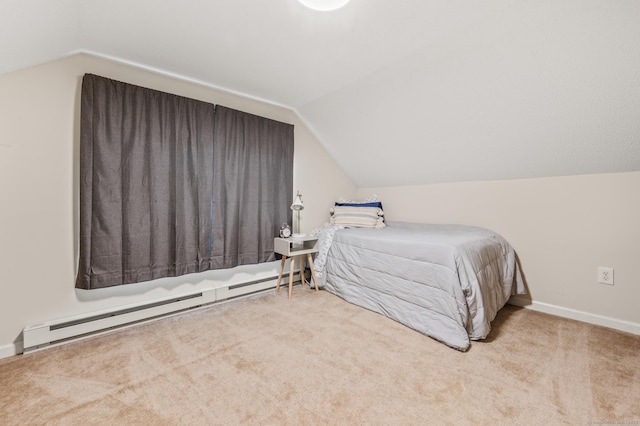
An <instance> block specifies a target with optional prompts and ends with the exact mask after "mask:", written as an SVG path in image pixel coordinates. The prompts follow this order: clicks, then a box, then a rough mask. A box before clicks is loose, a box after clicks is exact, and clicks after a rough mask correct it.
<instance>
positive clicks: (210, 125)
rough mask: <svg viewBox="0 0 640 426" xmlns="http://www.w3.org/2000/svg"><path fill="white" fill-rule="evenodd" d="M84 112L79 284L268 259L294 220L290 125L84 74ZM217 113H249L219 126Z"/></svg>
mask: <svg viewBox="0 0 640 426" xmlns="http://www.w3.org/2000/svg"><path fill="white" fill-rule="evenodd" d="M81 108H82V109H81V131H80V262H79V269H78V276H77V280H76V287H78V288H83V289H94V288H102V287H108V286H114V285H120V284H127V283H134V282H141V281H148V280H151V279H156V278H161V277H170V276H178V275H184V274H188V273H192V272H200V271H205V270H208V269H216V268H222V267H224V268H229V267H233V266H236V265H241V264H249V263H259V262H264V261H268V260H272V259H273V236H274V235H276V234H277V230H278V228H279V225H280V224H281V223H282V222H285V221H288V219H289V217H290V211H289V209H288V206H289V205H290V204H291V197H292V194H293V187H292V181H293V126H291V125H288V124H284V123H279V122H275V121H273V120H268V119H265V118H261V117H256V116H251V115H250V114H245V113H241V112H239V111H233V110H228V109H226V108H224V107H216V106H214V105H213V104H209V103H206V102H201V101H196V100H194V99H188V98H184V97H180V96H176V95H171V94H168V93H163V92H158V91H155V90H151V89H146V88H142V87H138V86H134V85H130V84H126V83H121V82H118V81H114V80H110V79H106V78H103V77H99V76H95V75H91V74H87V75H85V76H84V79H83V84H82V95H81ZM216 108H218V109H219V110H220V111H224V112H223V113H221V116H224V117H226V116H227V113H229V114H231V115H238V116H242V117H244V116H248V117H249V118H248V119H246V120H239V122H240V125H239V126H237V127H236V130H234V131H231V132H229V131H226V130H225V131H221V129H226V128H227V126H226V125H225V124H220V119H219V118H217V116H218V111H216ZM224 121H225V120H222V122H223V123H224ZM247 135H252V136H250V137H247ZM280 138H282V139H280ZM223 147H224V148H223ZM273 150H277V151H278V152H277V153H275V152H274V151H273ZM230 152H233V154H232V155H228V154H229V153H230ZM256 165H257V166H256ZM255 167H258V169H259V173H257V174H256V170H255ZM214 175H215V177H214ZM256 176H257V178H255V177H256ZM230 182H233V183H235V184H230ZM274 188H278V190H274ZM263 209H264V212H263V211H262V210H263ZM256 211H258V213H257V214H256ZM230 214H232V215H234V216H233V217H231V216H228V215H230ZM220 215H222V216H220ZM238 246H240V247H241V248H242V249H241V250H238V249H237V247H238ZM233 253H235V254H233ZM269 253H270V254H269Z"/></svg>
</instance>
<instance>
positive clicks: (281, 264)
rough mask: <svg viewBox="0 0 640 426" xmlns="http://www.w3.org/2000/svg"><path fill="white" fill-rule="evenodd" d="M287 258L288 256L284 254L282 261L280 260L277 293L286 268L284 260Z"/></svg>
mask: <svg viewBox="0 0 640 426" xmlns="http://www.w3.org/2000/svg"><path fill="white" fill-rule="evenodd" d="M286 260H287V256H282V262H280V274H278V283H277V284H276V293H278V292H279V291H280V281H282V271H283V270H284V262H285V261H286Z"/></svg>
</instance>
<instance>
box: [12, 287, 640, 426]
mask: <svg viewBox="0 0 640 426" xmlns="http://www.w3.org/2000/svg"><path fill="white" fill-rule="evenodd" d="M0 424H3V425H45V424H46V425H91V424H95V425H103V424H118V425H124V424H139V425H180V424H184V425H212V424H220V425H232V424H257V425H279V424H285V425H286V424H291V425H305V424H321V425H345V424H354V425H396V424H397V425H411V424H415V425H418V424H420V425H424V424H451V425H453V424H456V425H461V424H462V425H467V424H468V425H471V424H473V425H475V424H481V425H482V424H487V425H489V424H490V425H497V424H524V425H529V424H530V425H540V424H545V425H548V424H570V425H580V424H582V425H588V424H591V425H595V424H625V425H640V336H636V335H632V334H627V333H623V332H618V331H615V330H611V329H607V328H603V327H598V326H594V325H590V324H586V323H581V322H577V321H572V320H567V319H563V318H558V317H554V316H551V315H546V314H542V313H538V312H534V311H530V310H525V309H521V308H516V307H513V306H506V307H505V308H503V309H502V310H501V311H500V313H499V314H498V317H497V318H496V320H495V321H494V325H493V330H492V332H491V334H490V336H489V338H488V339H487V340H485V341H482V342H473V344H472V346H471V348H470V349H469V350H468V351H467V352H465V353H462V352H458V351H456V350H453V349H450V348H449V347H447V346H445V345H443V344H441V343H438V342H436V341H434V340H432V339H430V338H428V337H425V336H423V335H421V334H419V333H417V332H415V331H413V330H411V329H408V328H406V327H404V326H402V325H401V324H399V323H396V322H394V321H392V320H389V319H387V318H385V317H383V316H381V315H378V314H375V313H373V312H370V311H367V310H365V309H363V308H359V307H356V306H353V305H351V304H349V303H347V302H345V301H343V300H342V299H340V298H338V297H336V296H333V295H331V294H329V293H327V292H325V291H320V292H318V293H316V292H314V291H311V290H309V289H308V288H306V287H301V286H296V288H295V289H294V294H293V299H292V300H287V292H286V291H281V292H280V294H277V295H276V294H275V293H274V292H268V293H264V294H261V295H258V296H252V297H249V298H245V299H240V300H235V301H231V302H228V303H224V304H219V305H215V306H212V307H209V308H206V309H202V310H197V311H191V312H188V313H184V314H181V315H178V316H174V317H169V318H165V319H162V320H158V321H154V322H151V323H147V324H143V325H139V326H135V327H131V328H128V329H123V330H119V331H115V332H112V333H109V334H105V335H102V336H97V337H93V338H89V339H85V340H81V341H77V342H73V343H69V344H65V345H61V346H57V347H52V348H49V349H45V350H42V351H37V352H33V353H29V354H26V355H20V356H15V357H12V358H7V359H3V360H0Z"/></svg>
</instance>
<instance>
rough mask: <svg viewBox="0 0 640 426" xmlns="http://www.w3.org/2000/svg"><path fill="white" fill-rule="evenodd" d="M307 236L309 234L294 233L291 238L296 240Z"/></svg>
mask: <svg viewBox="0 0 640 426" xmlns="http://www.w3.org/2000/svg"><path fill="white" fill-rule="evenodd" d="M306 236H307V234H292V235H291V238H292V239H294V240H301V239H303V238H304V237H306Z"/></svg>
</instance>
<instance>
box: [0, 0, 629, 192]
mask: <svg viewBox="0 0 640 426" xmlns="http://www.w3.org/2000/svg"><path fill="white" fill-rule="evenodd" d="M0 5H1V13H0V54H1V57H2V61H0V73H6V72H10V71H14V70H18V69H21V68H24V67H28V66H31V65H35V64H39V63H43V62H47V61H50V60H53V59H57V58H60V57H62V56H65V55H69V54H73V53H75V52H85V53H92V54H97V55H101V56H106V57H110V58H113V59H115V60H118V61H123V62H127V63H131V64H134V65H138V66H143V67H146V68H149V69H153V70H156V71H159V72H163V73H166V74H170V75H174V76H176V77H179V78H185V79H190V80H193V81H198V82H201V83H204V84H208V85H212V86H215V87H219V88H223V89H226V90H229V91H233V92H236V93H239V94H243V95H246V96H250V97H254V98H258V99H262V100H266V101H268V102H271V103H274V104H278V105H282V106H285V107H288V108H291V109H293V110H295V111H297V113H298V114H299V115H300V117H301V118H302V119H303V120H304V121H305V122H306V123H307V125H308V126H309V127H310V128H311V130H312V131H313V132H314V133H315V134H316V136H317V137H318V139H319V140H320V142H321V143H322V144H323V145H324V146H325V147H326V148H327V150H328V151H329V152H330V153H331V154H332V155H333V156H334V158H335V159H336V161H337V162H338V163H339V164H340V165H341V167H342V168H343V169H344V170H345V172H346V173H347V174H348V175H349V176H350V177H351V178H352V180H353V181H354V183H355V184H356V185H358V186H360V187H370V186H387V185H409V184H422V183H433V182H451V181H470V180H488V179H511V178H522V177H541V176H558V175H573V174H584V173H606V172H622V171H637V170H640V2H638V1H637V0H598V1H593V0H560V1H557V0H541V1H534V2H531V1H523V0H520V1H512V0H486V1H475V0H453V1H451V0H447V1H442V0H438V1H436V0H398V1H389V0H351V2H350V3H349V4H347V5H346V6H345V7H344V8H342V9H339V10H337V11H333V12H316V11H312V10H310V9H307V8H305V7H304V6H302V5H300V4H299V3H298V2H297V1H296V0H269V1H265V0H181V1H177V0H174V1H168V0H135V1H131V0H126V1H125V0H110V1H104V0H103V1H99V0H0Z"/></svg>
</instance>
